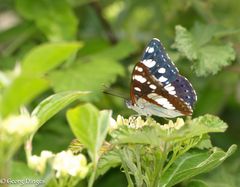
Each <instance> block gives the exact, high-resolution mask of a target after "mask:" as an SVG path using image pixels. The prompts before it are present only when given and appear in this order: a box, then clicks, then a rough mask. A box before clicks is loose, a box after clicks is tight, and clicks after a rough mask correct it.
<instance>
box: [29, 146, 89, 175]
mask: <svg viewBox="0 0 240 187" xmlns="http://www.w3.org/2000/svg"><path fill="white" fill-rule="evenodd" d="M48 161H49V162H51V164H52V168H53V169H54V171H55V174H56V178H61V177H65V176H73V177H76V176H77V177H79V178H80V179H82V178H85V177H86V175H87V173H88V170H89V166H88V165H87V159H86V157H85V156H84V155H83V154H79V155H73V153H72V152H71V151H70V150H68V151H62V152H60V153H57V154H53V153H52V152H50V151H42V152H41V154H40V156H36V155H33V156H30V158H29V159H28V165H29V167H30V168H32V169H34V170H36V171H38V172H40V173H43V172H44V171H45V169H46V164H47V162H48Z"/></svg>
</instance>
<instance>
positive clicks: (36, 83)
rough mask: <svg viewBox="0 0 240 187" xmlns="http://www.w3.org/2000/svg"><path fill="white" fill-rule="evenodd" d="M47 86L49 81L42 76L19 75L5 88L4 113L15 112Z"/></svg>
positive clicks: (3, 98)
mask: <svg viewBox="0 0 240 187" xmlns="http://www.w3.org/2000/svg"><path fill="white" fill-rule="evenodd" d="M47 88H48V82H47V81H46V80H44V79H42V78H35V77H29V76H19V77H18V78H16V79H15V80H14V81H13V82H12V83H11V85H9V87H8V88H6V90H4V93H3V97H2V108H1V110H2V111H1V112H2V114H3V115H4V116H6V115H8V114H9V113H11V112H15V111H16V110H17V109H18V108H19V107H20V106H21V105H24V104H27V103H28V102H30V101H31V100H32V99H33V98H35V97H36V96H38V95H39V94H40V93H42V92H43V91H44V90H46V89H47Z"/></svg>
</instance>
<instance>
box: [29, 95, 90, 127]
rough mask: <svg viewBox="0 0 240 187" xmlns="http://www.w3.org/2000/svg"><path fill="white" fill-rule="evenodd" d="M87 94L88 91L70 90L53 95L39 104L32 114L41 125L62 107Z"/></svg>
mask: <svg viewBox="0 0 240 187" xmlns="http://www.w3.org/2000/svg"><path fill="white" fill-rule="evenodd" d="M85 94H88V92H80V91H68V92H61V93H57V94H54V95H51V96H49V97H48V98H46V99H45V100H43V101H42V102H41V103H39V104H38V105H37V107H36V108H35V109H34V110H33V112H32V116H36V117H37V118H38V122H39V126H41V125H42V124H43V123H45V122H46V121H47V120H48V119H50V118H51V117H52V116H54V115H55V114H56V113H57V112H59V111H60V110H61V109H63V108H64V107H66V106H67V105H68V104H70V103H71V102H73V101H74V100H76V99H78V98H79V97H81V96H82V95H85Z"/></svg>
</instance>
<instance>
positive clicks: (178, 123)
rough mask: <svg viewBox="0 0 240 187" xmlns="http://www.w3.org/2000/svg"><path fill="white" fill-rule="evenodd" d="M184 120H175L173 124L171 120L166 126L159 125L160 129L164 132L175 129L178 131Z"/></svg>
mask: <svg viewBox="0 0 240 187" xmlns="http://www.w3.org/2000/svg"><path fill="white" fill-rule="evenodd" d="M184 124H185V123H184V120H183V119H182V118H177V120H176V122H175V123H173V121H172V120H169V121H168V124H164V125H161V128H162V129H164V130H169V129H176V130H179V129H180V128H182V127H183V126H184Z"/></svg>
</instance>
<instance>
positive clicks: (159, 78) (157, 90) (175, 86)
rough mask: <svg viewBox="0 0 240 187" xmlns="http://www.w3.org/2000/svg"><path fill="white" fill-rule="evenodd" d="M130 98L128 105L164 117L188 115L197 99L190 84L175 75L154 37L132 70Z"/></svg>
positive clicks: (176, 72) (174, 70)
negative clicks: (130, 104)
mask: <svg viewBox="0 0 240 187" xmlns="http://www.w3.org/2000/svg"><path fill="white" fill-rule="evenodd" d="M130 96H131V101H132V104H133V105H134V104H135V105H137V107H140V108H141V109H143V110H148V112H147V113H148V114H149V115H158V116H166V117H175V116H180V115H191V114H192V107H193V105H194V103H195V102H196V99H197V98H196V93H195V91H194V89H193V88H192V85H191V84H190V83H189V81H188V80H187V79H186V78H185V77H183V76H181V75H179V73H178V69H177V68H176V67H175V65H174V64H173V63H172V62H171V60H170V58H169V57H168V55H167V53H166V52H165V50H164V48H163V46H162V44H161V43H160V41H159V40H158V39H155V38H154V39H152V40H151V41H150V43H149V45H148V46H147V48H146V50H145V52H144V54H143V57H142V59H141V61H140V62H139V63H137V64H136V66H135V67H134V70H133V73H132V82H131V92H130ZM156 106H157V107H158V108H157V107H156ZM135 109H136V107H135ZM138 110H139V109H138ZM158 110H159V111H158ZM144 112H146V111H144ZM164 113H167V114H166V115H165V114H164Z"/></svg>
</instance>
